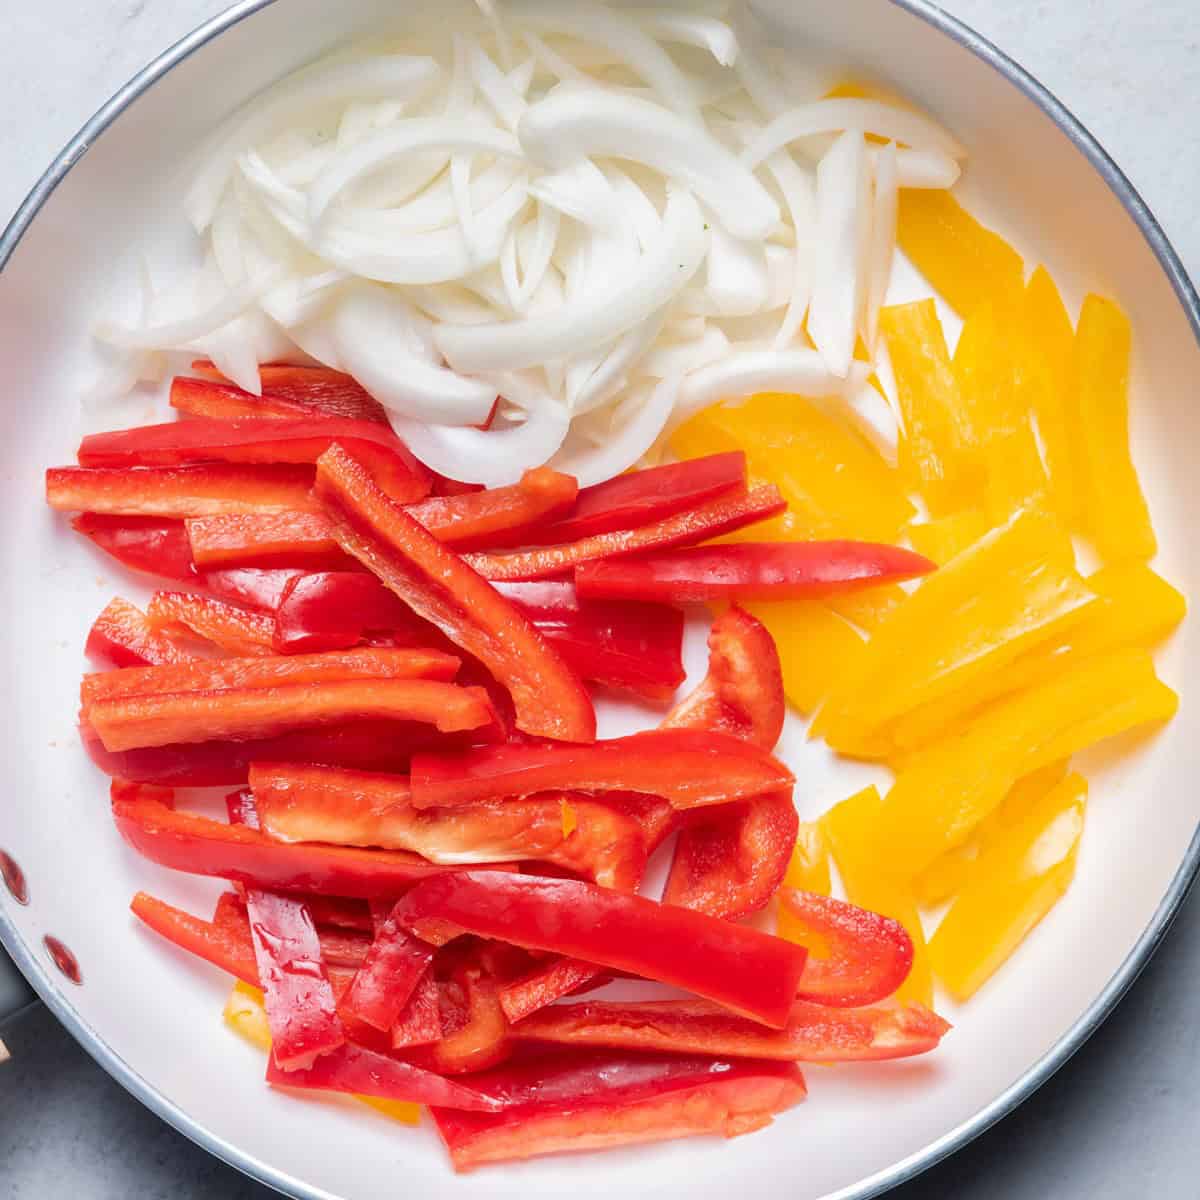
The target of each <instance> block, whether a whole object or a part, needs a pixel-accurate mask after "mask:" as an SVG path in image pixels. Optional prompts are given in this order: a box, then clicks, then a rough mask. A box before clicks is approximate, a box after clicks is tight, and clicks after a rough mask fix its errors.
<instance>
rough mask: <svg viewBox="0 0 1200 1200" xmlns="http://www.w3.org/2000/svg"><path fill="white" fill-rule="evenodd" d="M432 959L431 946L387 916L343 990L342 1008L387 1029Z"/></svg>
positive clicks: (360, 1019) (400, 1011)
mask: <svg viewBox="0 0 1200 1200" xmlns="http://www.w3.org/2000/svg"><path fill="white" fill-rule="evenodd" d="M432 962H433V947H432V946H430V945H429V944H428V943H426V942H423V941H421V940H420V938H416V937H413V935H412V934H411V933H408V932H407V931H406V930H404V929H401V928H400V926H399V925H398V924H397V923H396V921H395V920H394V919H393V918H392V917H391V916H388V917H387V918H385V920H384V921H383V923H382V924H381V925H379V926H378V927H377V928H376V930H375V939H374V941H373V942H372V943H371V948H370V949H369V950H368V951H367V958H366V961H365V962H364V963H363V965H362V966H361V967H360V968H359V969H358V973H357V974H356V975H355V976H354V982H353V983H352V984H351V985H350V990H349V991H348V992H347V993H346V998H345V1006H346V1009H347V1010H348V1011H349V1012H350V1013H351V1014H352V1015H353V1016H354V1018H355V1019H356V1020H358V1021H362V1022H364V1023H365V1024H367V1025H370V1026H371V1027H372V1028H374V1029H380V1030H383V1031H384V1032H389V1031H390V1030H391V1028H392V1026H393V1025H395V1023H396V1022H397V1020H399V1018H400V1014H401V1013H402V1012H403V1011H404V1006H405V1005H406V1004H407V1003H408V1000H409V998H410V997H411V996H412V994H413V992H414V990H415V989H416V986H417V984H418V983H420V982H421V978H422V976H423V975H425V974H426V973H427V972H428V970H429V968H430V965H431V964H432Z"/></svg>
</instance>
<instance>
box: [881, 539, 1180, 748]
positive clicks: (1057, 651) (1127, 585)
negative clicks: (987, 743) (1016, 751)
mask: <svg viewBox="0 0 1200 1200" xmlns="http://www.w3.org/2000/svg"><path fill="white" fill-rule="evenodd" d="M1087 585H1088V587H1089V588H1091V589H1092V591H1094V592H1095V593H1096V594H1097V595H1098V596H1099V597H1100V601H1101V602H1100V604H1099V606H1097V607H1095V608H1093V609H1092V610H1091V611H1089V612H1088V613H1087V615H1086V616H1084V617H1083V619H1082V620H1081V621H1080V622H1079V623H1078V624H1077V625H1073V626H1072V627H1071V628H1069V629H1068V630H1067V631H1066V632H1065V633H1063V634H1061V635H1059V636H1056V637H1054V638H1052V639H1050V640H1049V641H1047V642H1045V643H1043V644H1042V645H1039V646H1037V647H1035V648H1034V649H1032V650H1030V651H1029V652H1028V653H1026V654H1023V655H1022V656H1021V657H1020V658H1018V659H1016V660H1015V661H1014V662H1012V663H1010V664H1009V665H1008V666H1006V667H1004V668H1002V669H1000V670H997V671H993V672H991V673H989V674H988V675H986V676H983V677H981V678H980V679H977V680H975V681H973V682H972V683H971V684H970V685H969V686H968V687H966V688H963V689H960V690H958V691H956V692H954V693H952V694H951V695H948V696H945V697H943V698H942V699H940V700H935V701H933V702H932V703H930V704H926V705H922V706H920V707H919V708H915V709H913V711H912V712H910V713H908V714H907V715H905V716H904V717H902V718H900V720H899V721H897V722H896V724H895V725H894V726H893V727H892V728H891V729H890V730H889V737H890V740H891V741H892V743H893V744H894V745H895V746H896V748H897V749H898V750H899V751H900V752H901V753H907V752H911V751H912V750H914V749H917V748H919V747H921V746H925V745H928V744H930V743H931V742H933V741H936V740H937V739H939V738H942V737H946V736H947V735H949V734H951V733H953V732H955V731H957V730H960V729H961V728H963V726H964V725H965V724H966V723H968V722H969V721H970V719H971V714H972V713H973V712H974V711H975V710H977V709H978V708H980V707H982V706H983V705H984V704H988V703H991V702H992V701H995V700H998V699H1000V698H1001V697H1003V696H1008V695H1011V694H1012V693H1014V692H1016V691H1018V690H1020V689H1021V688H1026V687H1032V686H1035V685H1037V684H1041V683H1044V682H1045V681H1047V680H1049V679H1053V678H1054V677H1055V676H1056V675H1058V674H1059V673H1061V672H1062V671H1065V670H1068V669H1071V668H1073V667H1074V666H1076V665H1077V664H1078V663H1080V662H1083V661H1084V660H1085V659H1088V658H1091V657H1093V656H1095V655H1098V654H1109V653H1112V652H1113V651H1114V650H1121V649H1124V648H1126V647H1130V646H1140V647H1142V648H1144V649H1149V648H1150V647H1151V646H1154V645H1156V644H1157V643H1158V642H1159V641H1161V640H1162V639H1163V638H1164V637H1166V635H1167V634H1168V633H1170V632H1171V630H1172V629H1174V628H1175V626H1176V625H1178V624H1179V622H1180V621H1182V620H1183V617H1184V614H1185V613H1186V612H1187V601H1186V600H1185V599H1184V597H1183V595H1182V594H1181V593H1180V592H1178V591H1177V590H1176V589H1175V588H1173V587H1172V586H1171V585H1170V584H1169V583H1168V582H1167V581H1166V580H1165V579H1163V578H1162V577H1161V576H1159V575H1156V574H1155V573H1154V572H1153V571H1152V570H1151V569H1150V568H1149V567H1148V566H1146V565H1145V563H1136V562H1135V563H1118V564H1114V565H1113V566H1108V567H1102V568H1101V569H1100V570H1099V571H1097V572H1095V573H1094V574H1093V575H1091V576H1090V577H1089V578H1088V580H1087Z"/></svg>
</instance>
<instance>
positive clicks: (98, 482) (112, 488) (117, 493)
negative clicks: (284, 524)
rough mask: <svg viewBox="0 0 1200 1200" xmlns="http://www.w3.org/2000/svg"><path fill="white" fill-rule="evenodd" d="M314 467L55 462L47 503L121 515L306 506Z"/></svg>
mask: <svg viewBox="0 0 1200 1200" xmlns="http://www.w3.org/2000/svg"><path fill="white" fill-rule="evenodd" d="M311 487H312V468H311V467H308V466H303V465H301V466H296V465H293V464H290V463H273V462H269V461H268V462H263V463H253V464H248V465H243V464H240V463H201V464H198V465H195V466H175V467H145V468H140V469H137V470H135V469H133V468H130V467H104V468H94V469H92V468H88V467H51V468H50V469H49V470H48V471H47V472H46V503H47V504H49V505H50V507H51V508H55V509H58V510H60V511H62V512H89V513H106V514H109V515H112V516H123V517H160V518H161V517H200V516H206V515H209V516H211V515H214V514H217V513H269V512H290V511H293V510H300V511H303V510H305V509H309V508H311V507H312V501H311V500H310V498H309V490H310V489H311Z"/></svg>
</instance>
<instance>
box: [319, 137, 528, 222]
mask: <svg viewBox="0 0 1200 1200" xmlns="http://www.w3.org/2000/svg"><path fill="white" fill-rule="evenodd" d="M420 150H445V151H449V152H451V153H471V154H505V155H508V156H510V157H513V158H516V157H518V156H519V155H520V153H521V147H520V146H519V145H518V143H517V140H516V138H514V137H513V136H512V134H510V133H505V132H504V131H503V130H502V129H497V128H495V127H494V126H491V125H488V124H487V123H486V122H483V121H475V120H472V119H470V118H469V117H411V118H409V119H408V120H404V121H397V122H396V124H395V125H393V126H391V127H390V128H389V129H381V130H379V132H378V133H373V134H372V135H371V136H370V137H368V138H365V139H364V140H363V141H361V142H359V143H358V145H357V146H354V147H352V148H351V149H350V150H348V151H347V152H346V153H345V154H341V155H339V156H338V157H337V158H335V159H334V160H333V162H332V163H330V164H329V166H328V167H327V168H326V169H325V170H324V171H322V172H321V174H320V175H318V176H317V178H316V179H315V180H314V181H313V184H312V187H311V188H310V189H309V193H308V212H309V220H310V222H311V223H312V224H313V225H314V226H317V225H319V224H320V222H321V219H322V218H323V217H324V215H325V213H326V211H327V210H328V208H329V206H330V205H331V204H332V203H333V202H334V201H335V200H336V199H337V198H338V197H339V196H340V195H341V194H342V193H343V192H344V191H346V189H347V188H350V187H352V186H353V185H354V184H355V183H357V182H358V181H359V180H361V179H364V178H366V177H367V176H368V175H373V174H374V173H375V172H377V171H379V170H381V169H382V168H384V167H386V166H389V165H391V164H392V163H395V162H397V161H398V160H400V159H402V158H403V157H404V156H405V155H407V154H412V153H414V152H416V151H420Z"/></svg>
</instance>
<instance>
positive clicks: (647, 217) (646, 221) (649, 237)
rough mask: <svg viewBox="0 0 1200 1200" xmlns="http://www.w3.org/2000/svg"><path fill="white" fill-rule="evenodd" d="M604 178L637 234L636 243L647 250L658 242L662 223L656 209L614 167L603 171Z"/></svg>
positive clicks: (631, 182) (650, 201) (626, 177)
mask: <svg viewBox="0 0 1200 1200" xmlns="http://www.w3.org/2000/svg"><path fill="white" fill-rule="evenodd" d="M604 176H605V178H606V179H607V180H608V181H609V183H611V184H612V186H613V189H614V190H615V191H616V193H617V197H618V199H619V200H620V201H621V203H622V205H624V208H625V215H626V217H628V219H629V221H630V222H631V224H632V225H633V228H634V231H635V232H636V233H637V239H638V243H639V244H640V245H641V247H642V249H643V250H649V249H650V247H651V246H653V245H654V243H655V242H656V241H657V240H658V235H659V229H660V228H661V226H662V221H661V220H660V218H659V215H658V209H657V208H655V207H654V203H653V201H652V200H651V199H650V197H649V196H647V195H646V193H645V192H644V191H642V189H641V188H640V187H638V185H637V184H636V183H635V182H634V181H633V180H632V179H631V178H630V177H629V176H628V175H627V174H626V173H625V172H624V171H621V170H618V169H617V168H616V167H613V166H608V167H606V168H605V169H604Z"/></svg>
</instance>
